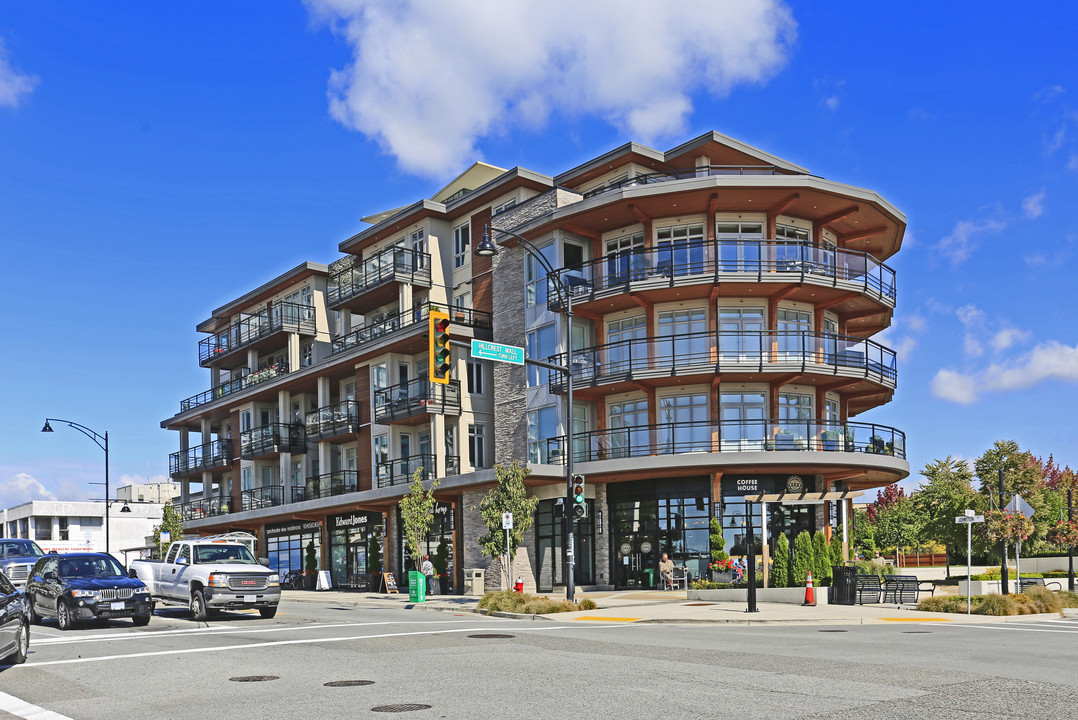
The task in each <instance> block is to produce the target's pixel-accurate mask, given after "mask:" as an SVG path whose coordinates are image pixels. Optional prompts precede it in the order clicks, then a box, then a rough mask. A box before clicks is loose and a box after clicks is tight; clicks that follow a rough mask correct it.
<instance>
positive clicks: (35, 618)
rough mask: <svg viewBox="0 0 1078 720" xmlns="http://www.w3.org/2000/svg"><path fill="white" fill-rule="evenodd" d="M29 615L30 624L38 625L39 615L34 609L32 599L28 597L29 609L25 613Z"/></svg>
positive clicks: (39, 621) (39, 622)
mask: <svg viewBox="0 0 1078 720" xmlns="http://www.w3.org/2000/svg"><path fill="white" fill-rule="evenodd" d="M27 614H28V615H29V616H30V624H31V625H40V624H41V616H40V615H38V614H37V610H35V609H34V599H33V598H30V611H29V613H27Z"/></svg>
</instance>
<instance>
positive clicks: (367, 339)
mask: <svg viewBox="0 0 1078 720" xmlns="http://www.w3.org/2000/svg"><path fill="white" fill-rule="evenodd" d="M435 307H436V308H437V307H438V306H437V305H436V306H435ZM430 308H431V303H429V302H428V303H424V304H422V305H419V306H416V307H415V308H413V309H412V311H411V312H410V313H406V314H404V315H395V316H393V317H390V318H386V319H384V320H379V321H378V322H372V323H367V324H366V325H364V326H363V327H361V328H359V329H357V330H353V331H352V332H350V333H348V334H347V335H344V336H343V337H339V338H337V339H336V340H334V341H333V345H332V352H333V353H340V352H345V351H346V350H351V349H352V348H355V347H359V346H361V345H366V344H368V343H375V342H382V341H384V340H385V339H386V338H389V337H391V336H394V335H397V334H398V333H403V332H405V331H406V330H409V329H411V330H413V331H416V332H418V331H419V330H426V327H427V318H428V317H429V315H430ZM450 311H451V312H450V315H451V316H452V318H453V320H452V323H453V325H454V326H456V327H470V328H472V329H473V330H485V331H487V335H488V336H489V331H490V330H491V328H492V327H493V322H492V320H491V315H490V313H488V312H485V311H483V310H472V309H471V308H459V307H453V308H450ZM476 335H477V336H479V335H480V333H476Z"/></svg>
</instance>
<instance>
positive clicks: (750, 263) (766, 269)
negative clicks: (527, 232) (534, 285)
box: [546, 239, 896, 310]
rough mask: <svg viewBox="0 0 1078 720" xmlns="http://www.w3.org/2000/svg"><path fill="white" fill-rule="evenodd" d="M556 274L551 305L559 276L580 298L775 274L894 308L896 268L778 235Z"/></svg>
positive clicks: (652, 252)
mask: <svg viewBox="0 0 1078 720" xmlns="http://www.w3.org/2000/svg"><path fill="white" fill-rule="evenodd" d="M554 275H555V278H554V279H551V278H548V280H547V283H548V286H549V287H548V288H546V290H547V292H546V297H547V305H548V307H549V308H550V309H551V310H558V309H560V306H561V300H560V299H559V296H558V292H557V291H556V289H555V287H554V286H555V284H556V283H557V282H559V281H560V282H562V283H563V284H564V285H565V286H566V287H568V288H570V289H571V291H572V293H573V298H574V300H582V301H588V300H594V299H597V298H602V297H607V296H609V295H614V294H619V293H623V292H628V290H629V289H630V288H634V287H636V286H637V285H636V284H637V283H646V285H645V287H649V288H650V287H656V286H657V287H662V286H668V287H674V286H677V285H683V284H686V283H692V282H719V281H720V280H725V281H727V282H731V281H735V282H736V281H742V282H744V281H751V282H763V281H764V280H771V279H776V280H789V281H791V282H798V283H809V284H813V285H822V286H831V287H841V288H843V289H850V290H856V291H858V292H861V293H864V294H865V295H868V296H870V297H872V298H874V299H876V300H879V301H880V302H882V303H884V304H886V305H889V306H891V307H893V306H894V304H895V296H896V289H895V271H894V270H892V269H891V268H889V267H888V266H887V265H885V264H883V263H882V262H880V261H879V260H877V259H876V258H875V257H873V256H872V255H869V254H868V253H865V252H858V251H855V250H841V249H838V248H836V247H834V246H831V245H814V244H812V243H800V242H784V241H778V240H752V241H746V240H737V241H734V240H721V239H720V240H717V241H715V242H704V241H698V242H684V243H664V244H659V245H657V246H656V247H652V248H648V249H645V248H643V247H641V248H637V249H634V250H632V251H625V252H620V253H617V254H614V255H608V256H606V257H602V258H599V259H597V260H592V261H590V262H587V263H584V264H583V265H582V266H581V267H579V268H563V269H561V270H558V271H556V273H554Z"/></svg>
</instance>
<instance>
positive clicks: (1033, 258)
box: [1022, 253, 1048, 268]
mask: <svg viewBox="0 0 1078 720" xmlns="http://www.w3.org/2000/svg"><path fill="white" fill-rule="evenodd" d="M1022 260H1023V261H1024V262H1025V263H1026V265H1029V266H1030V267H1037V268H1041V267H1048V256H1047V255H1045V254H1044V253H1036V254H1034V255H1023V256H1022Z"/></svg>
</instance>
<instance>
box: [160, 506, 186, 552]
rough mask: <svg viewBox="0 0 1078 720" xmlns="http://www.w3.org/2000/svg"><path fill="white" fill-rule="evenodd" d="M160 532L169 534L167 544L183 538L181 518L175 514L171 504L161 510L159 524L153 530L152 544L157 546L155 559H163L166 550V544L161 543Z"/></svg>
mask: <svg viewBox="0 0 1078 720" xmlns="http://www.w3.org/2000/svg"><path fill="white" fill-rule="evenodd" d="M162 531H164V532H167V533H168V534H169V538H170V540H169V542H172V541H173V540H179V539H180V538H181V537H183V517H182V516H181V515H180V514H179V513H178V512H176V508H175V507H173V505H172V503H165V506H164V507H163V508H161V524H160V525H155V526H154V528H153V543H154V545H156V546H157V557H162V558H163V557H164V556H165V551H166V550H168V543H165V542H161V532H162Z"/></svg>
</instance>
